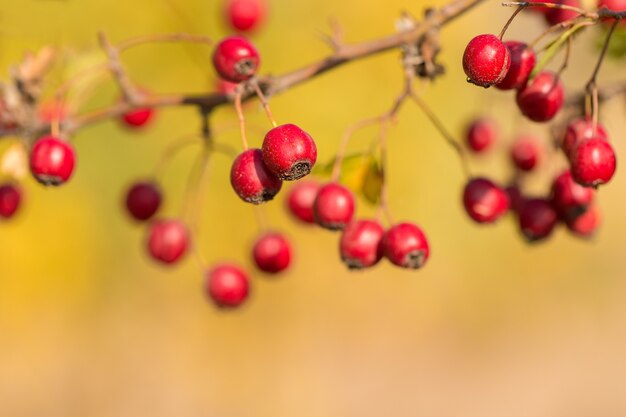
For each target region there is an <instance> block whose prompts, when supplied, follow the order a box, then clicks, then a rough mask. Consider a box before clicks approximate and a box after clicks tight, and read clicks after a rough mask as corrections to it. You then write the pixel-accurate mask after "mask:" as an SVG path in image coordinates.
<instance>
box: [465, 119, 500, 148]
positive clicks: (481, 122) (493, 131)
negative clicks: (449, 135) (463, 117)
mask: <svg viewBox="0 0 626 417" xmlns="http://www.w3.org/2000/svg"><path fill="white" fill-rule="evenodd" d="M499 135H500V128H499V127H498V124H497V123H496V122H495V121H494V120H492V119H487V118H479V119H476V120H475V121H473V122H472V123H471V124H470V125H469V127H468V129H467V134H466V136H465V138H466V141H467V146H468V148H469V149H470V150H472V151H474V152H476V153H482V152H483V151H486V150H487V149H488V148H490V147H491V146H492V145H493V144H494V142H496V141H497V139H498V136H499Z"/></svg>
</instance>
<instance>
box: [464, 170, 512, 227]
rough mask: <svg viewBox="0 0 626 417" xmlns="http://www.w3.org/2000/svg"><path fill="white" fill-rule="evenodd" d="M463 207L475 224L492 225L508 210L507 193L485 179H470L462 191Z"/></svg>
mask: <svg viewBox="0 0 626 417" xmlns="http://www.w3.org/2000/svg"><path fill="white" fill-rule="evenodd" d="M463 206H464V207H465V211H466V212H467V214H468V215H469V216H470V217H471V218H472V220H474V221H475V222H477V223H494V222H496V221H497V220H498V219H500V217H502V216H503V215H504V214H506V212H507V211H508V210H509V206H510V202H509V196H508V195H507V193H506V192H505V191H504V190H503V189H502V188H500V187H499V186H497V185H496V184H494V183H493V182H491V181H490V180H488V179H486V178H473V179H471V180H470V181H469V182H468V183H467V185H466V186H465V189H464V191H463Z"/></svg>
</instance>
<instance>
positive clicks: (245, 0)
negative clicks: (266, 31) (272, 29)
mask: <svg viewBox="0 0 626 417" xmlns="http://www.w3.org/2000/svg"><path fill="white" fill-rule="evenodd" d="M265 9H266V4H265V1H263V0H227V1H226V3H225V8H224V11H225V15H226V19H227V20H228V23H229V24H230V26H231V27H232V28H233V29H235V30H238V31H241V32H247V31H251V30H254V29H255V28H256V27H257V26H258V25H259V23H261V22H262V21H263V18H264V17H265Z"/></svg>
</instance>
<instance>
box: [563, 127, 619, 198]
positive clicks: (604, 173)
mask: <svg viewBox="0 0 626 417" xmlns="http://www.w3.org/2000/svg"><path fill="white" fill-rule="evenodd" d="M570 163H571V165H572V176H573V177H574V180H575V181H576V182H577V183H579V184H580V185H583V186H586V187H597V186H598V185H602V184H606V183H607V182H609V181H610V180H611V178H613V174H615V169H616V165H617V160H616V158H615V151H614V150H613V147H612V146H611V144H610V143H609V142H607V141H606V140H602V139H598V138H593V139H588V140H586V141H584V142H582V143H581V144H580V145H578V146H577V147H576V149H575V150H574V153H573V155H572V158H571V159H570Z"/></svg>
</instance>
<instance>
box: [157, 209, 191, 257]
mask: <svg viewBox="0 0 626 417" xmlns="http://www.w3.org/2000/svg"><path fill="white" fill-rule="evenodd" d="M188 246H189V232H188V230H187V227H186V226H185V225H184V224H183V223H182V222H180V221H179V220H175V219H159V220H155V221H153V222H152V223H151V224H150V226H149V228H148V252H149V253H150V256H152V258H153V259H155V260H157V261H159V262H161V263H164V264H173V263H175V262H177V261H180V260H181V259H182V258H183V257H184V255H185V253H186V252H187V248H188Z"/></svg>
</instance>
